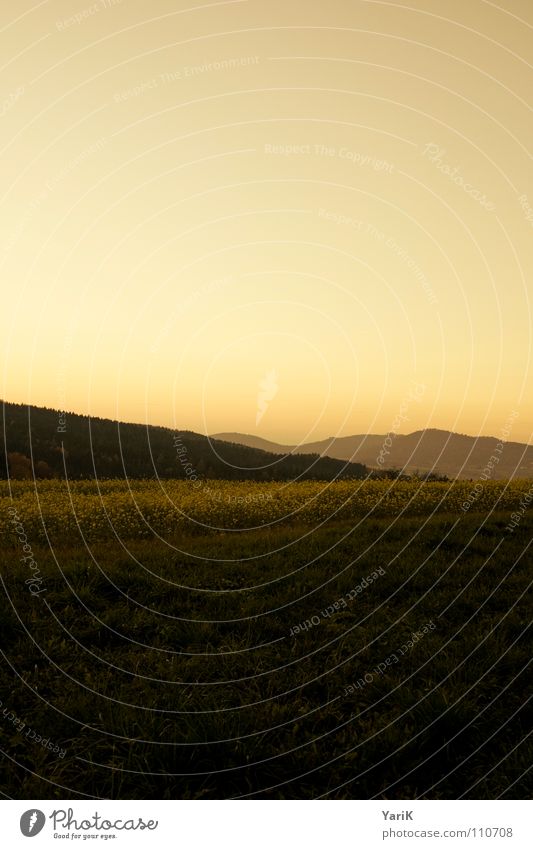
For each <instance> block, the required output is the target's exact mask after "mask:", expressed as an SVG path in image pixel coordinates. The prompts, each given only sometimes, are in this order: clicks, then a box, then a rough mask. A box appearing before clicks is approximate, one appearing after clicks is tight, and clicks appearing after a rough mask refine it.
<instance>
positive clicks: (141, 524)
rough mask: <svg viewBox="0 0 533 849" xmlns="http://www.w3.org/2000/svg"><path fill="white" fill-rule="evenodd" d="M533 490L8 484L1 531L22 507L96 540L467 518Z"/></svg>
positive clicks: (37, 524)
mask: <svg viewBox="0 0 533 849" xmlns="http://www.w3.org/2000/svg"><path fill="white" fill-rule="evenodd" d="M532 495H533V482H532V481H528V480H524V481H511V482H508V481H485V482H476V481H473V482H471V481H455V482H452V483H445V482H427V483H426V482H420V481H413V480H411V481H385V480H368V481H342V482H333V483H328V482H321V481H306V482H302V483H282V482H280V483H272V482H268V483H256V482H250V481H220V480H209V481H196V482H194V483H193V482H191V481H183V480H181V481H177V480H176V481H174V480H159V481H158V480H129V481H128V480H104V481H89V480H83V481H69V482H65V481H60V480H47V481H38V482H34V481H12V482H11V484H8V482H6V481H2V482H1V483H0V515H2V517H3V519H4V521H3V522H2V523H1V526H0V537H2V538H3V539H4V540H5V541H7V540H8V539H9V538H12V536H13V528H12V517H13V516H14V515H15V514H14V513H13V509H15V510H16V515H17V516H18V520H19V521H20V522H22V523H23V525H24V530H25V532H26V533H27V534H31V535H32V536H35V535H38V536H39V537H40V538H42V539H44V538H45V534H46V533H50V534H53V535H54V536H56V535H57V534H58V533H61V534H66V535H74V536H75V537H78V538H79V536H80V534H82V535H83V536H84V537H87V538H88V539H97V538H103V537H107V536H108V535H109V533H110V532H111V533H113V532H115V533H116V534H117V535H118V536H120V537H121V538H128V537H129V538H133V537H150V536H152V535H153V534H159V535H161V536H163V537H167V536H169V535H171V534H172V533H174V532H175V531H177V530H179V529H180V528H181V527H184V526H187V528H188V529H189V530H190V529H192V528H196V529H197V530H198V531H202V530H224V529H235V528H239V529H240V528H242V529H244V528H247V529H251V528H258V527H265V526H274V527H275V526H277V525H278V524H280V523H291V522H292V523H304V524H308V525H317V524H320V523H322V522H324V521H327V520H334V519H360V518H364V517H381V516H390V517H396V516H398V517H399V516H401V515H405V516H428V515H431V514H432V513H434V512H438V513H451V514H457V515H462V514H465V513H467V512H476V513H489V512H491V511H492V510H496V511H500V512H501V511H503V512H508V513H509V515H510V514H511V513H512V511H513V510H516V509H517V508H518V507H519V505H520V504H522V505H524V504H526V503H527V505H529V501H530V500H531V497H532ZM525 499H527V501H525ZM10 510H11V512H10Z"/></svg>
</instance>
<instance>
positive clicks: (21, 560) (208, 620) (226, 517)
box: [0, 480, 533, 799]
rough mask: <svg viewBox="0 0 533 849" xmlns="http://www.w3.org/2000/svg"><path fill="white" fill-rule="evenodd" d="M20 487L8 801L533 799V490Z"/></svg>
mask: <svg viewBox="0 0 533 849" xmlns="http://www.w3.org/2000/svg"><path fill="white" fill-rule="evenodd" d="M196 484H198V485H196V486H195V484H194V483H193V482H192V481H173V480H165V481H153V480H129V481H124V480H120V481H119V480H109V481H98V482H95V481H88V480H84V481H69V482H68V483H67V482H65V481H59V480H43V481H38V482H36V483H34V482H33V481H12V482H11V483H10V484H8V483H7V482H3V483H1V484H0V515H1V517H2V522H1V525H0V542H1V545H2V551H3V559H2V575H1V576H2V585H3V608H4V610H3V614H2V618H1V624H0V633H1V646H2V682H1V686H0V700H1V704H0V720H1V721H0V735H1V741H2V742H1V745H2V750H3V752H4V755H5V757H4V772H3V778H2V780H1V782H0V789H1V790H2V792H3V793H4V794H5V795H8V796H13V797H16V798H19V799H24V798H28V799H29V798H36V799H46V798H58V799H59V798H64V797H65V795H66V794H68V795H69V797H72V798H76V797H79V798H86V797H97V798H281V799H284V798H301V799H310V798H335V799H343V798H381V799H412V798H497V797H502V798H528V797H530V796H531V792H532V790H533V784H532V781H531V773H530V771H529V770H530V765H531V754H532V753H531V746H530V744H529V740H530V737H529V735H530V731H531V725H532V722H531V720H532V711H531V694H530V681H531V674H530V668H529V665H530V662H531V630H530V621H531V596H530V583H531V562H532V558H531V539H532V532H533V512H532V511H531V510H530V502H531V500H532V493H533V489H532V482H531V481H513V482H505V481H504V482H482V483H481V484H478V482H476V481H473V482H470V481H461V482H454V483H445V482H421V481H416V480H414V481H378V480H368V481H353V482H352V481H342V482H334V483H327V482H320V481H305V482H301V483H283V482H280V483H275V482H272V481H269V482H265V483H251V482H237V481H235V482H224V481H197V482H196Z"/></svg>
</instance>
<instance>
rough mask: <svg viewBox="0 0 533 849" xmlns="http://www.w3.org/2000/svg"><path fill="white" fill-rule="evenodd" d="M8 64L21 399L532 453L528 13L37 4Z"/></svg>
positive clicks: (5, 130) (149, 418)
mask: <svg viewBox="0 0 533 849" xmlns="http://www.w3.org/2000/svg"><path fill="white" fill-rule="evenodd" d="M0 46H1V50H0V55H1V60H0V61H1V65H2V72H1V75H0V86H1V89H0V145H1V153H0V195H1V197H0V227H1V242H0V262H1V264H2V272H1V279H2V289H3V297H2V306H3V309H2V311H1V314H0V356H1V362H2V363H3V369H2V385H1V389H0V397H3V398H4V399H5V400H8V401H17V402H24V403H33V404H38V405H46V406H49V407H56V408H61V409H66V410H70V411H76V412H89V413H90V414H91V415H99V416H106V417H107V416H109V417H112V418H120V419H122V420H126V421H142V422H145V421H146V422H150V423H153V424H165V425H169V426H172V427H176V428H179V429H184V428H187V429H191V430H195V431H199V432H208V433H215V432H218V431H229V430H231V431H242V432H246V433H255V434H257V435H258V436H263V437H265V438H269V439H275V440H278V441H283V442H294V441H309V440H315V439H320V438H324V437H327V436H331V435H348V434H354V433H363V432H374V433H383V432H387V431H389V430H391V429H392V427H393V422H394V421H395V420H397V416H398V411H399V410H400V409H402V410H403V412H404V414H405V412H406V410H407V412H406V415H405V419H404V420H403V421H402V425H401V427H400V428H399V430H400V432H410V431H413V430H416V429H419V428H423V427H441V428H447V429H450V430H455V431H460V432H466V433H472V434H478V433H481V434H492V435H495V436H498V435H499V434H500V433H501V431H502V429H503V428H505V425H506V422H507V421H508V420H509V416H510V415H512V414H513V411H517V412H518V414H519V415H518V416H516V417H515V418H514V424H513V428H512V433H511V435H510V436H509V438H511V439H515V440H519V441H528V442H529V441H533V438H532V412H533V405H532V401H531V399H532V398H533V370H532V350H531V341H532V339H531V336H532V308H531V292H532V286H531V280H532V279H533V278H532V273H533V229H532V228H533V164H532V161H531V152H530V147H531V139H532V130H533V121H532V114H533V113H532V105H533V103H532V101H533V98H532V96H531V92H532V91H533V67H532V65H531V64H530V60H531V62H533V58H532V57H533V50H532V47H533V6H532V4H531V2H530V0H505V2H503V3H501V4H497V3H493V2H488V1H487V0H468V2H466V3H465V2H464V0H462V2H458V0H409V2H408V3H407V2H405V3H401V2H374V0H364V2H360V0H330V2H328V3H318V2H317V3H314V2H311V0H307V2H301V0H294V2H291V0H289V2H287V0H284V2H279V1H278V0H274V1H273V2H272V0H269V2H264V0H236V1H235V2H212V3H201V2H191V0H187V2H186V3H184V4H183V6H182V7H180V5H179V4H177V3H176V2H170V0H153V2H150V3H147V2H141V0H97V2H94V3H85V2H84V0H80V1H79V2H77V1H76V2H72V0H69V2H59V0H49V2H33V3H31V2H28V0H19V2H17V3H16V4H7V3H4V4H2V8H1V11H0ZM413 387H417V391H416V392H413ZM406 399H407V402H406ZM406 404H407V406H406Z"/></svg>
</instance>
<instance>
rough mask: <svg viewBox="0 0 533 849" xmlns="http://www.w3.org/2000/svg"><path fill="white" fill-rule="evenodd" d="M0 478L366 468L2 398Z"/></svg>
mask: <svg viewBox="0 0 533 849" xmlns="http://www.w3.org/2000/svg"><path fill="white" fill-rule="evenodd" d="M0 403H1V402H0ZM2 420H3V421H2V425H3V427H2V434H3V435H2V443H3V444H2V448H1V449H0V478H4V479H5V478H6V477H7V476H8V472H9V476H10V477H13V478H31V477H33V476H34V474H35V476H36V477H40V478H50V477H64V476H65V475H68V477H69V478H95V477H98V478H124V477H131V478H153V477H161V478H187V477H190V478H192V479H195V478H220V479H225V480H259V481H267V480H293V479H302V480H309V479H321V480H332V479H334V478H341V479H345V478H361V477H364V476H365V475H366V474H367V471H368V470H367V469H366V468H365V466H364V465H362V464H360V463H346V462H343V461H340V460H338V459H334V458H330V457H320V456H318V455H315V456H309V454H299V455H298V456H296V455H292V454H291V455H289V456H288V457H280V456H279V454H275V453H268V452H266V451H262V450H259V449H257V448H254V447H251V446H245V445H237V444H231V443H229V442H227V441H219V440H216V439H210V438H209V437H207V436H203V435H201V434H198V433H193V432H192V431H176V430H171V429H170V428H166V427H158V426H154V425H143V424H130V423H124V422H119V421H113V420H111V419H101V418H92V417H89V416H82V415H77V414H74V413H68V414H65V413H61V412H59V411H58V410H52V409H49V408H45V407H34V406H28V405H24V404H9V403H3V404H2Z"/></svg>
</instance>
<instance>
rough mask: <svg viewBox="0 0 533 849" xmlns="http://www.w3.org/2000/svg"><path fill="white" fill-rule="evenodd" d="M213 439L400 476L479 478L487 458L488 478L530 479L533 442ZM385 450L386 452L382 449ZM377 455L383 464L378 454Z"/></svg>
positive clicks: (456, 437) (417, 436)
mask: <svg viewBox="0 0 533 849" xmlns="http://www.w3.org/2000/svg"><path fill="white" fill-rule="evenodd" d="M213 438H214V439H219V440H225V441H228V442H232V443H239V442H240V444H241V445H247V446H249V447H252V448H263V447H265V448H266V447H267V446H268V451H270V452H272V453H279V454H292V455H293V456H294V455H298V454H301V453H310V454H319V455H320V456H324V457H325V456H327V457H334V458H336V459H338V460H344V461H346V460H350V461H352V462H353V461H355V462H358V463H362V464H364V465H365V466H368V467H369V468H372V469H379V468H382V469H383V470H392V469H401V470H403V471H404V472H405V473H406V474H412V473H413V472H415V471H418V472H421V473H427V472H430V471H431V472H437V473H438V474H441V475H447V476H448V477H449V478H472V479H475V478H479V477H480V476H481V475H482V474H483V472H484V471H485V470H486V468H487V464H488V463H490V461H491V457H495V458H497V462H496V460H494V461H493V462H492V467H493V468H492V470H491V477H492V478H493V479H507V478H513V477H514V478H531V477H533V445H526V444H524V443H521V442H506V443H505V444H504V447H503V449H502V448H501V447H500V448H498V446H499V443H500V441H499V440H498V439H496V438H495V437H491V436H477V437H475V436H465V435H464V434H460V433H452V432H451V431H448V430H437V429H433V428H431V429H428V430H417V431H415V432H414V433H409V434H406V435H402V434H398V435H396V434H394V433H391V434H370V435H363V434H359V435H357V436H342V437H338V438H335V437H331V438H330V439H323V440H321V441H320V442H308V443H305V444H304V445H300V446H290V445H280V444H277V443H275V442H269V441H268V440H266V439H260V438H259V437H257V436H252V435H250V434H243V433H218V434H215V435H214V437H213ZM386 451H388V452H389V453H385V452H386ZM380 456H381V458H382V460H383V462H382V463H380V462H379V460H378V458H379V457H380Z"/></svg>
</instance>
